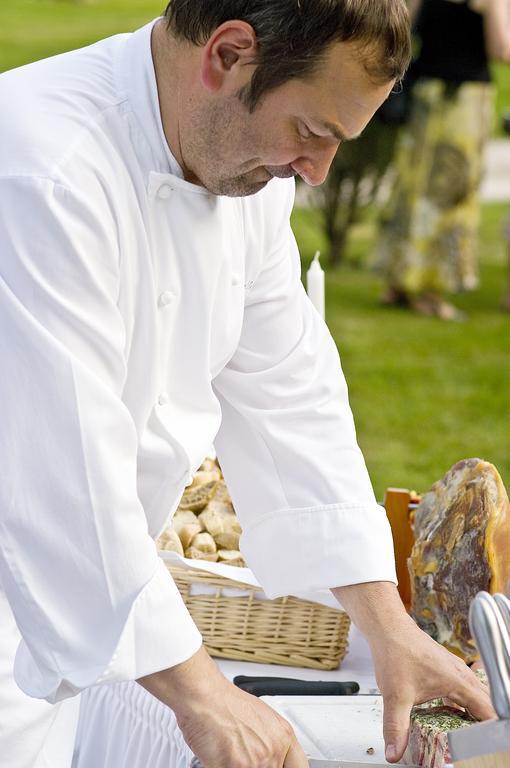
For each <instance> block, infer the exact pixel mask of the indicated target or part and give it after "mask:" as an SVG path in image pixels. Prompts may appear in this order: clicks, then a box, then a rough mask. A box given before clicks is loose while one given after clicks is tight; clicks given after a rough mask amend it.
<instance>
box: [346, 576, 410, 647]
mask: <svg viewBox="0 0 510 768" xmlns="http://www.w3.org/2000/svg"><path fill="white" fill-rule="evenodd" d="M331 591H332V592H333V594H334V596H335V597H336V599H337V600H338V602H339V603H340V604H341V605H342V607H343V608H344V609H345V610H346V611H347V613H348V614H349V616H350V617H351V619H352V621H353V622H354V624H355V625H356V626H357V627H358V628H359V629H360V630H361V632H363V634H364V635H365V637H366V638H367V640H368V641H369V642H371V641H372V639H373V640H375V641H380V640H381V637H382V636H384V635H391V634H394V633H395V628H396V627H399V628H402V627H405V626H408V625H409V626H410V625H412V624H413V621H412V619H411V618H410V616H409V615H408V614H407V612H406V610H405V607H404V604H403V603H402V600H401V599H400V595H399V593H398V590H397V587H396V586H395V584H393V583H392V582H389V581H374V582H367V583H364V584H350V585H348V586H344V587H335V588H333V589H332V590H331Z"/></svg>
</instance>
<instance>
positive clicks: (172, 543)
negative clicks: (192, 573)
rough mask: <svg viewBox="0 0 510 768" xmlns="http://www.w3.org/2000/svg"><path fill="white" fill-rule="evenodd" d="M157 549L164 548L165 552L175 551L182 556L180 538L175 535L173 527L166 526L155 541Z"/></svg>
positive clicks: (182, 550)
mask: <svg viewBox="0 0 510 768" xmlns="http://www.w3.org/2000/svg"><path fill="white" fill-rule="evenodd" d="M157 546H158V549H162V550H165V551H166V552H177V554H178V555H182V556H184V549H183V546H182V544H181V540H180V538H179V536H178V535H177V531H176V530H174V528H172V527H170V528H167V529H166V530H165V531H163V533H162V534H161V536H160V537H159V539H158V541H157Z"/></svg>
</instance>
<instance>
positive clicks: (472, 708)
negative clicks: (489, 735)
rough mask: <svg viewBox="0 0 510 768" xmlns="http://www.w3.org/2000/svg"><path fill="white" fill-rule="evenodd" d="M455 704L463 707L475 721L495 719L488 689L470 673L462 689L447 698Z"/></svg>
mask: <svg viewBox="0 0 510 768" xmlns="http://www.w3.org/2000/svg"><path fill="white" fill-rule="evenodd" d="M449 698H450V699H452V700H453V701H454V702H455V703H456V704H459V705H460V706H461V707H465V708H466V709H467V710H468V711H469V712H470V714H471V715H472V716H473V717H476V719H477V720H492V719H493V718H495V717H497V715H496V712H495V711H494V707H493V706H492V702H491V697H490V693H489V689H488V688H487V686H486V685H484V684H483V683H481V682H480V681H479V680H478V678H477V677H475V675H474V674H472V673H471V672H470V679H469V680H467V681H466V684H465V685H464V686H463V687H462V690H461V691H458V692H457V691H456V692H455V693H454V694H451V695H450V696H449Z"/></svg>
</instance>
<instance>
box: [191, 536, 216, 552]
mask: <svg viewBox="0 0 510 768" xmlns="http://www.w3.org/2000/svg"><path fill="white" fill-rule="evenodd" d="M190 546H191V547H193V548H194V549H198V551H199V552H204V553H205V554H210V553H211V552H216V544H215V541H214V539H213V537H212V536H211V534H210V533H197V534H196V536H194V537H193V539H192V540H191V542H190Z"/></svg>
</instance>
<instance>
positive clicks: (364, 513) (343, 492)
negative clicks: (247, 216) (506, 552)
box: [215, 182, 396, 597]
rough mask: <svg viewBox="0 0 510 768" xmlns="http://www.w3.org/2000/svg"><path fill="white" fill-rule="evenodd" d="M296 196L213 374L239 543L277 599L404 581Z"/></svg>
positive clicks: (284, 209) (282, 210) (279, 218)
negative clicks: (305, 272) (303, 257)
mask: <svg viewBox="0 0 510 768" xmlns="http://www.w3.org/2000/svg"><path fill="white" fill-rule="evenodd" d="M273 183H274V182H272V184H273ZM291 191H293V189H292V190H291ZM292 203H293V194H290V193H289V194H288V195H287V200H286V203H285V206H282V205H280V207H279V214H278V213H277V211H278V207H277V206H276V205H274V204H273V205H272V206H271V213H270V215H271V218H272V228H271V232H270V233H269V239H270V241H271V242H272V247H270V248H268V250H267V257H266V258H265V263H264V264H263V266H262V269H261V270H260V273H259V275H258V278H257V279H256V280H255V283H254V285H253V287H252V288H251V290H249V291H248V292H247V298H246V306H245V316H244V325H243V330H242V335H241V339H240V342H239V345H238V348H237V350H236V353H235V355H234V357H233V358H232V359H231V360H230V362H229V364H228V365H227V366H226V368H225V369H224V370H223V371H222V372H221V373H220V374H219V376H218V377H217V379H216V380H215V388H216V392H217V395H218V397H219V399H220V402H221V408H222V414H223V420H222V426H221V429H220V432H219V435H218V437H217V440H216V448H217V451H218V455H219V458H220V461H221V464H222V468H223V471H224V473H225V477H226V480H227V483H228V485H229V489H230V491H231V494H232V497H233V501H234V504H235V507H236V511H237V513H238V515H239V517H240V519H241V523H242V526H243V535H242V539H241V547H242V550H243V553H244V555H245V557H246V559H247V561H248V564H249V565H250V567H251V568H252V569H253V571H254V573H255V575H256V576H257V578H258V580H259V581H260V583H261V585H262V586H263V588H264V590H265V591H266V593H267V594H268V595H269V596H270V597H276V596H279V595H287V594H296V593H300V592H301V593H302V592H307V593H308V592H309V591H315V590H321V589H324V588H332V587H338V586H343V585H346V584H355V583H361V582H369V581H394V582H396V576H395V565H394V556H393V542H392V537H391V531H390V527H389V524H388V521H387V518H386V515H385V513H384V510H383V509H382V508H381V507H380V506H379V505H378V504H377V503H376V500H375V498H374V494H373V491H372V487H371V483H370V480H369V477H368V473H367V470H366V467H365V463H364V459H363V456H362V454H361V452H360V449H359V447H358V445H357V442H356V435H355V428H354V423H353V418H352V414H351V410H350V407H349V403H348V395H347V387H346V383H345V380H344V376H343V373H342V370H341V366H340V361H339V357H338V353H337V350H336V347H335V344H334V342H333V339H332V338H331V335H330V333H329V331H328V329H327V327H326V324H325V323H324V321H323V320H322V318H321V317H320V316H319V314H318V313H317V312H316V310H315V308H314V307H313V305H312V304H311V302H310V301H309V299H308V297H307V295H306V293H305V291H304V288H303V285H302V283H301V279H300V259H299V254H298V251H297V246H296V243H295V240H294V237H293V234H292V231H291V228H290V222H289V216H290V210H291V207H292Z"/></svg>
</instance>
